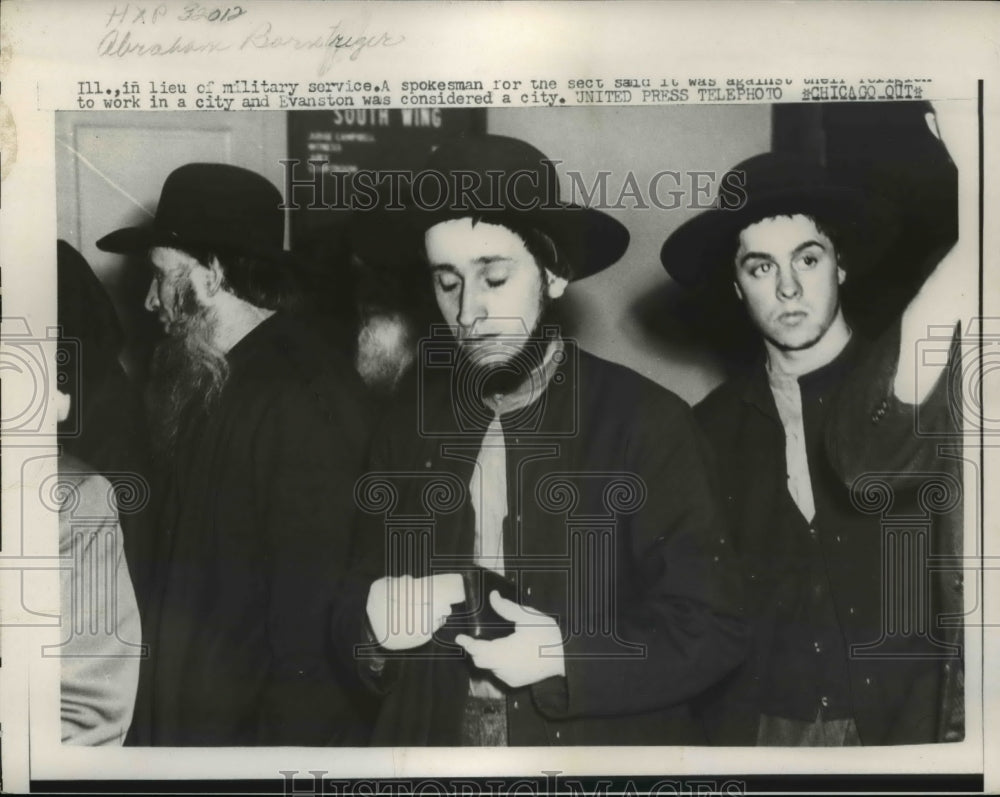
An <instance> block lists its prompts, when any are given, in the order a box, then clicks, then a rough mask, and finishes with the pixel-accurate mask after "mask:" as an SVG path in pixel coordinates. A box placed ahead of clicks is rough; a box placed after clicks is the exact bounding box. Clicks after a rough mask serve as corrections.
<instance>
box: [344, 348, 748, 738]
mask: <svg viewBox="0 0 1000 797" xmlns="http://www.w3.org/2000/svg"><path fill="white" fill-rule="evenodd" d="M566 353H567V357H566V359H565V361H564V363H563V364H562V365H561V366H560V367H559V368H558V370H557V371H556V374H555V376H554V377H553V379H552V381H551V382H550V384H549V386H548V389H547V390H546V391H545V393H544V394H543V395H542V398H541V399H539V400H538V401H536V402H535V403H534V404H532V405H529V407H528V408H526V410H524V411H521V412H518V413H512V414H510V415H505V416H503V419H502V422H503V425H504V435H505V441H506V448H507V472H508V473H507V482H508V507H509V513H508V518H507V522H506V525H505V529H504V532H505V540H504V551H505V570H506V573H507V576H508V578H511V579H512V580H514V581H516V582H517V589H518V591H519V602H520V603H522V604H523V605H526V606H529V607H531V608H533V609H536V610H538V611H540V612H543V613H545V614H548V615H550V616H552V617H555V618H556V619H557V621H558V623H559V625H560V627H561V628H562V630H563V633H564V638H565V639H566V640H567V641H566V643H565V648H564V650H565V668H566V677H565V678H561V677H557V678H550V679H547V680H544V681H541V682H539V683H536V684H534V685H531V686H529V687H525V688H521V689H512V690H509V692H508V695H507V710H508V725H509V734H508V740H509V744H510V745H549V744H555V745H574V744H581V745H597V744H602V745H609V744H650V745H662V744H697V743H699V742H703V740H704V736H703V734H702V732H701V729H700V727H698V726H697V725H696V724H695V723H694V721H693V720H692V717H691V713H690V711H689V708H688V705H687V702H688V701H689V700H690V699H691V698H692V697H693V696H694V695H696V694H697V693H699V692H700V691H702V690H703V689H705V688H706V687H707V686H709V685H710V684H712V683H713V682H715V681H716V680H718V679H719V678H721V677H722V676H723V675H724V674H726V673H727V672H728V671H730V670H731V669H732V668H733V667H734V666H735V665H736V664H737V663H738V662H739V661H740V659H741V658H742V656H743V654H744V650H745V647H744V646H745V640H746V634H745V629H744V626H743V623H742V621H741V620H740V619H739V615H740V606H741V604H742V599H741V585H740V583H739V579H738V578H736V577H735V575H734V569H733V566H732V559H731V554H730V548H731V547H732V546H731V544H730V543H729V542H728V539H727V533H726V529H725V525H724V524H723V522H722V517H721V515H720V513H719V511H718V497H717V493H716V491H715V488H714V485H713V482H712V479H711V477H710V475H709V472H708V470H707V467H706V461H707V460H706V457H707V450H706V448H705V444H704V441H703V439H702V437H701V436H700V434H699V433H698V431H697V428H696V427H695V424H694V421H693V418H692V417H691V412H690V409H689V408H688V406H687V405H685V404H684V403H683V402H682V401H681V400H680V399H679V398H677V397H676V396H674V395H673V394H672V393H669V392H668V391H666V390H663V389H662V388H660V387H658V386H656V385H655V384H653V383H652V382H650V381H648V380H646V379H644V378H643V377H641V376H639V375H638V374H636V373H634V372H632V371H630V370H628V369H626V368H623V367H621V366H618V365H614V364H612V363H609V362H606V361H604V360H601V359H598V358H597V357H594V356H592V355H589V354H587V353H585V352H582V351H579V350H577V349H576V348H575V347H573V346H569V345H568V346H567V350H566ZM426 355H427V353H426V352H425V357H424V359H425V361H426V363H430V364H434V363H440V362H442V360H441V359H438V360H435V359H434V358H433V357H430V356H426ZM444 360H447V357H445V358H444ZM443 370H445V371H446V372H447V373H446V374H445V375H444V376H435V375H434V373H433V369H432V368H431V367H427V366H426V365H425V367H424V368H423V370H422V372H421V373H419V374H418V375H417V377H418V378H417V379H416V380H414V382H411V383H410V385H409V387H408V388H404V390H403V395H402V397H401V398H402V400H401V402H400V404H399V405H398V406H397V408H396V409H395V410H394V411H393V412H392V413H391V414H390V415H389V417H388V419H387V420H386V423H385V425H384V428H382V430H381V432H380V434H379V435H378V436H377V439H376V443H375V446H374V449H375V461H374V465H373V469H372V470H373V472H372V473H371V474H370V475H369V477H368V478H367V480H366V483H365V489H362V490H359V500H360V501H361V504H362V507H363V508H367V510H368V511H369V522H367V523H366V525H365V527H364V531H363V532H362V535H361V537H360V539H359V543H360V546H361V550H360V551H359V554H358V559H359V561H360V564H359V568H358V571H357V573H356V577H357V579H358V586H359V588H360V589H359V592H358V595H359V596H360V599H359V600H358V601H357V603H356V605H355V606H354V607H349V609H348V611H347V615H346V617H344V616H343V615H342V616H341V625H340V626H339V627H340V628H341V629H347V632H346V634H345V636H344V637H343V638H344V639H346V638H348V637H349V635H353V637H354V638H359V637H360V636H361V630H360V627H361V625H362V623H363V617H364V608H363V596H364V595H365V594H366V585H367V584H368V583H370V581H371V579H372V578H375V577H378V576H380V575H382V574H384V573H386V572H389V573H390V574H394V575H398V574H403V573H411V574H413V575H416V576H419V575H425V574H429V573H432V572H450V571H454V570H456V569H457V568H460V567H462V566H465V565H467V564H468V563H469V562H471V558H472V548H473V540H474V517H473V510H472V508H471V507H470V505H469V502H468V489H467V488H468V484H469V482H470V479H471V477H472V473H473V466H474V463H475V461H476V457H477V454H478V452H479V449H480V445H481V441H482V437H483V433H484V429H485V426H486V424H487V423H488V421H489V418H490V413H489V412H484V411H483V408H482V407H481V405H476V404H475V403H474V402H471V401H470V399H468V398H464V396H465V393H464V391H463V387H464V385H463V384H462V383H461V377H460V375H459V376H458V377H457V381H452V380H451V379H450V378H449V377H450V375H451V374H450V371H448V369H443ZM485 489H488V487H487V488H485ZM372 521H374V522H372ZM387 539H389V540H390V541H391V544H390V545H386V540H387ZM407 552H410V553H409V554H407ZM421 552H423V554H424V555H421ZM352 629H353V630H352ZM469 673H470V668H469V666H468V664H467V662H466V660H465V658H464V656H463V653H462V651H461V649H459V648H457V647H454V646H451V647H449V646H447V645H445V644H442V643H439V642H438V641H437V640H433V641H431V642H430V643H428V644H427V645H425V646H423V647H421V648H418V649H416V650H414V651H411V652H408V653H404V654H403V655H402V656H400V657H397V658H391V659H390V660H389V661H388V663H387V665H386V670H385V671H384V673H383V675H382V677H381V679H380V681H381V684H380V685H381V689H382V691H383V694H384V702H383V705H382V710H381V714H380V716H379V720H378V723H377V726H376V730H375V736H374V740H373V743H374V744H376V745H454V744H457V743H458V741H459V730H460V725H461V717H462V712H463V707H464V704H465V700H466V695H467V693H468V689H469Z"/></svg>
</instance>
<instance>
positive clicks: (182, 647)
mask: <svg viewBox="0 0 1000 797" xmlns="http://www.w3.org/2000/svg"><path fill="white" fill-rule="evenodd" d="M227 359H228V361H229V365H230V376H229V379H228V382H227V383H226V386H225V388H224V390H223V393H222V395H221V398H220V400H219V404H218V406H217V407H216V408H215V409H214V410H213V411H212V412H211V414H209V415H207V416H205V415H204V414H202V415H201V416H200V417H198V418H197V419H195V420H193V421H192V422H191V423H189V424H188V426H187V427H186V428H185V429H184V431H183V436H182V438H181V440H180V442H179V445H178V451H177V455H176V458H175V461H174V462H173V463H172V464H173V467H172V468H171V470H170V473H169V474H167V477H166V479H165V486H164V489H165V490H166V492H165V495H164V496H163V501H162V502H161V505H162V507H163V514H162V518H161V519H162V523H161V526H160V539H159V543H160V549H159V553H158V558H157V569H156V573H155V585H154V586H155V590H154V594H153V605H152V607H151V610H150V612H149V613H148V614H147V616H146V618H144V628H143V632H144V638H145V640H146V642H147V643H148V644H149V648H150V650H149V652H150V657H149V659H147V660H146V661H144V662H143V665H142V668H141V675H140V687H139V699H138V705H137V709H136V718H135V720H134V722H133V727H132V732H131V735H130V743H132V744H149V745H291V744H294V745H317V746H318V745H328V744H353V743H357V742H358V740H359V739H361V740H363V739H364V738H365V736H366V731H365V730H360V731H359V724H360V725H363V718H362V717H361V716H359V714H358V711H357V709H356V707H355V706H354V705H353V703H352V696H351V695H350V694H348V692H346V691H345V690H344V689H343V688H342V685H341V682H340V680H339V679H338V677H337V674H336V673H335V672H334V670H333V669H332V667H331V663H330V658H329V656H328V650H327V648H326V645H325V641H326V639H327V635H326V629H327V623H328V621H329V612H330V606H331V600H332V594H333V588H334V585H335V584H336V581H337V578H338V575H339V574H340V572H341V571H342V570H343V569H344V567H345V564H346V561H347V556H348V549H349V535H350V530H351V528H352V524H353V522H354V515H355V505H354V500H353V488H354V483H355V481H356V480H357V478H358V475H359V474H360V473H361V469H362V466H363V461H364V456H365V448H366V445H367V439H366V435H367V429H368V426H369V424H368V422H367V419H366V410H365V405H364V397H363V393H362V389H361V387H360V383H359V382H358V380H357V377H356V376H355V374H354V373H353V371H352V370H351V368H350V366H349V365H348V364H347V363H346V362H344V361H340V360H337V359H336V358H335V357H334V356H333V355H332V354H331V353H330V352H329V351H328V350H326V349H325V348H324V347H323V346H322V345H320V344H319V343H318V342H317V339H316V338H314V337H313V336H312V335H311V334H310V333H308V332H307V331H306V330H304V329H303V328H301V327H300V326H299V324H298V322H296V321H294V320H292V319H290V318H287V317H285V316H283V315H281V314H276V315H274V316H272V317H271V318H270V319H268V320H266V321H265V322H263V323H262V324H260V325H259V326H258V327H257V328H255V329H254V330H253V331H252V332H250V333H249V334H248V335H247V336H246V337H245V338H243V339H242V340H241V341H240V342H239V343H238V344H237V345H236V346H235V347H233V349H232V350H231V351H230V352H229V354H228V355H227Z"/></svg>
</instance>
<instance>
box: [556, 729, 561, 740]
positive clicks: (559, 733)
mask: <svg viewBox="0 0 1000 797" xmlns="http://www.w3.org/2000/svg"><path fill="white" fill-rule="evenodd" d="M556 738H557V739H561V738H562V732H561V731H556Z"/></svg>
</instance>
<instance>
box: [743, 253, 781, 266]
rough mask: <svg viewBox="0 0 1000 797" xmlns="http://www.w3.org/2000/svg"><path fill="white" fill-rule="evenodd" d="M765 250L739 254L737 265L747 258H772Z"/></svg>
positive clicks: (744, 261)
mask: <svg viewBox="0 0 1000 797" xmlns="http://www.w3.org/2000/svg"><path fill="white" fill-rule="evenodd" d="M773 259H774V258H772V257H771V255H769V254H768V253H767V252H747V253H745V254H743V255H741V256H740V259H739V261H738V262H739V265H741V266H742V265H743V264H744V263H746V262H747V261H748V260H773Z"/></svg>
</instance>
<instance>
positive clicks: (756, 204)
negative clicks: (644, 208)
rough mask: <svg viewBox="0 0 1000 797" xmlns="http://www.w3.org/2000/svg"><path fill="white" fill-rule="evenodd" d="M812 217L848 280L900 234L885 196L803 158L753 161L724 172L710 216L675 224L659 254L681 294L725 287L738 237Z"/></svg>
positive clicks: (894, 210)
mask: <svg viewBox="0 0 1000 797" xmlns="http://www.w3.org/2000/svg"><path fill="white" fill-rule="evenodd" d="M799 214H801V215H806V216H811V217H812V218H813V219H814V220H815V221H816V222H817V223H818V224H819V226H823V224H824V223H827V224H828V225H831V226H833V227H835V229H836V230H837V232H838V240H837V241H835V243H836V244H837V245H838V255H840V259H841V265H842V266H843V268H844V270H845V272H847V273H848V274H849V275H852V274H857V273H859V272H863V271H866V270H868V269H870V268H871V267H872V266H873V265H875V264H876V263H877V262H878V261H879V259H880V258H881V257H882V256H883V254H884V253H885V251H886V249H887V248H888V246H889V245H890V244H891V243H892V241H893V239H894V238H895V237H896V235H897V234H898V232H899V228H900V214H899V210H898V208H897V207H896V206H895V205H894V204H893V203H892V202H890V201H889V200H887V199H886V198H885V197H883V196H881V195H879V194H877V193H874V192H872V191H870V190H864V189H862V188H860V187H857V186H850V185H843V184H840V183H838V181H837V180H836V179H835V177H834V176H833V175H832V174H831V170H829V169H827V168H825V167H824V166H822V165H821V164H819V163H817V162H816V161H813V160H810V159H808V158H805V157H802V156H797V155H788V154H783V153H765V154H763V155H756V156H754V157H752V158H750V159H748V160H745V161H743V162H742V163H740V164H738V165H737V166H735V167H733V168H732V169H730V170H729V171H728V172H727V173H726V174H725V176H724V177H723V178H722V181H721V182H720V184H719V192H718V195H717V197H716V201H715V204H714V206H713V207H712V209H710V210H707V211H705V212H704V213H701V214H699V215H698V216H695V217H694V218H692V219H690V220H689V221H687V222H685V223H684V224H682V225H681V226H680V227H678V228H677V229H676V230H674V232H673V233H671V235H670V236H669V237H668V238H667V240H666V241H665V242H664V244H663V247H662V248H661V250H660V262H661V263H662V264H663V266H664V268H665V269H666V270H667V273H668V274H670V276H671V277H673V278H674V279H675V280H676V281H677V282H678V283H680V284H681V285H682V286H684V287H686V288H698V287H700V286H704V285H705V284H706V283H709V282H713V281H715V280H718V279H723V280H728V281H731V279H732V277H731V275H732V268H733V265H734V261H733V256H734V254H735V252H736V246H737V240H738V236H739V233H740V231H741V230H743V229H744V228H745V227H747V226H749V225H750V224H754V223H755V222H758V221H761V220H762V219H766V218H770V217H772V216H790V215H799Z"/></svg>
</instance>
